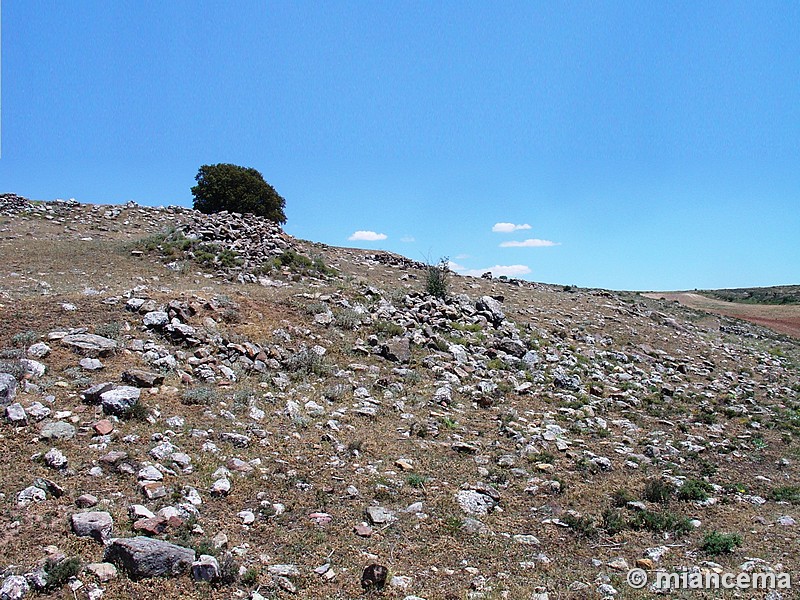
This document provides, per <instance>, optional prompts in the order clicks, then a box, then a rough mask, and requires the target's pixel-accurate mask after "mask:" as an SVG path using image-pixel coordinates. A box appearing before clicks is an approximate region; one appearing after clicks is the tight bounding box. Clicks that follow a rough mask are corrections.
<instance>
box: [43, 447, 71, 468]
mask: <svg viewBox="0 0 800 600" xmlns="http://www.w3.org/2000/svg"><path fill="white" fill-rule="evenodd" d="M44 463H45V464H46V465H47V466H48V467H50V468H51V469H65V468H66V467H67V457H66V456H64V453H63V452H61V450H59V449H58V448H50V450H49V451H48V452H47V453H46V454H45V455H44Z"/></svg>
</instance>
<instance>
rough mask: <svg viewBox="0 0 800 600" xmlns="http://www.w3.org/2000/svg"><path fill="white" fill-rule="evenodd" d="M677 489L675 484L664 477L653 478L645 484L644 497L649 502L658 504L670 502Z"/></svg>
mask: <svg viewBox="0 0 800 600" xmlns="http://www.w3.org/2000/svg"><path fill="white" fill-rule="evenodd" d="M674 491H675V488H674V486H673V485H672V484H671V483H670V482H668V481H665V480H663V479H651V480H649V481H648V482H647V483H645V486H644V498H645V500H647V501H648V502H656V503H658V504H669V500H670V498H671V497H672V494H673V492H674Z"/></svg>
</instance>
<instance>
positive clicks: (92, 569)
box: [84, 562, 117, 582]
mask: <svg viewBox="0 0 800 600" xmlns="http://www.w3.org/2000/svg"><path fill="white" fill-rule="evenodd" d="M84 571H86V572H87V573H91V574H92V575H94V576H95V577H96V578H97V579H98V580H99V581H102V582H106V581H111V580H112V579H116V577H117V567H115V566H114V565H112V564H111V563H107V562H101V563H89V564H88V565H86V566H85V567H84Z"/></svg>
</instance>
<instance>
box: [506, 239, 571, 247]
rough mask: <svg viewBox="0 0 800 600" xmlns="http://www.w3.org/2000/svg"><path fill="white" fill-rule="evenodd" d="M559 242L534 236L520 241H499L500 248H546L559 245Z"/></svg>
mask: <svg viewBox="0 0 800 600" xmlns="http://www.w3.org/2000/svg"><path fill="white" fill-rule="evenodd" d="M560 245H561V243H560V242H551V241H550V240H538V239H536V238H531V239H527V240H524V241H522V242H515V241H509V242H501V243H500V247H501V248H547V247H548V246H560Z"/></svg>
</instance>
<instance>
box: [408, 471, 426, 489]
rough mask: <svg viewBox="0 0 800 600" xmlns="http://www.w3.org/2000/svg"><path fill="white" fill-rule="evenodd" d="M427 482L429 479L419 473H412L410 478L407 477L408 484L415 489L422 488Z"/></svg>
mask: <svg viewBox="0 0 800 600" xmlns="http://www.w3.org/2000/svg"><path fill="white" fill-rule="evenodd" d="M426 481H428V478H427V477H425V476H424V475H420V474H418V473H411V474H410V475H409V476H408V477H406V483H408V485H410V486H411V487H415V488H421V487H422V486H423V485H425V482H426Z"/></svg>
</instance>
